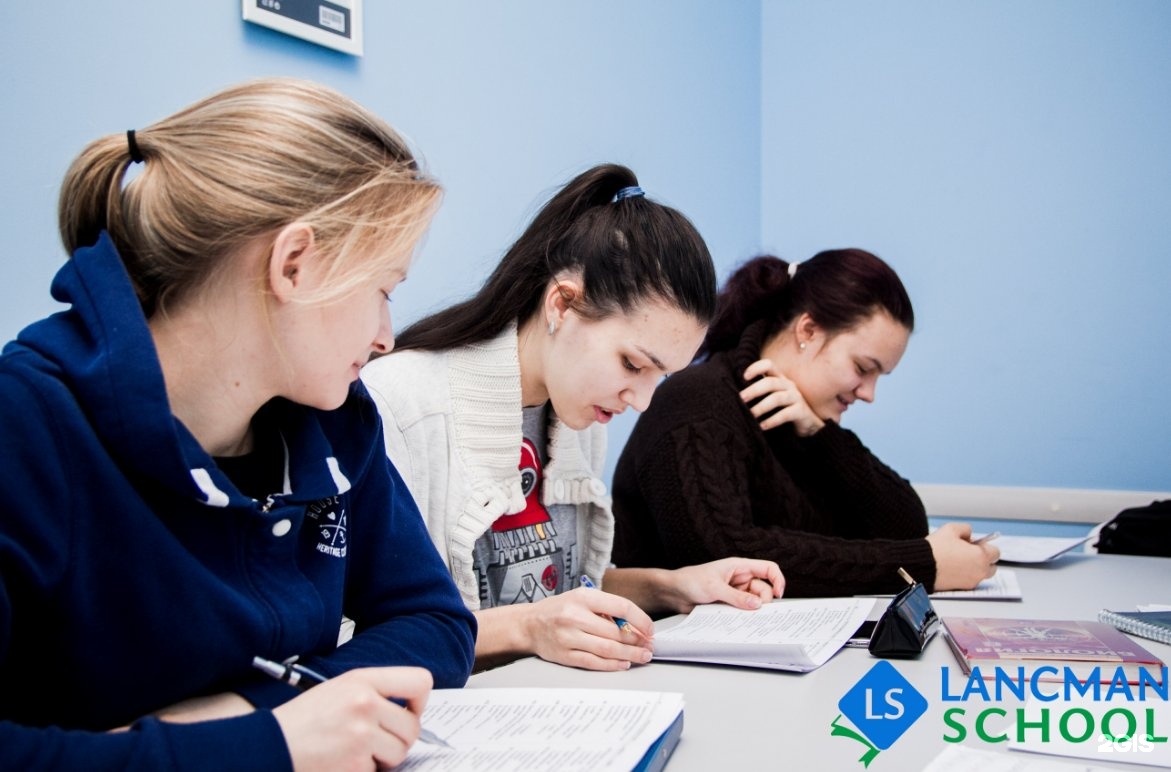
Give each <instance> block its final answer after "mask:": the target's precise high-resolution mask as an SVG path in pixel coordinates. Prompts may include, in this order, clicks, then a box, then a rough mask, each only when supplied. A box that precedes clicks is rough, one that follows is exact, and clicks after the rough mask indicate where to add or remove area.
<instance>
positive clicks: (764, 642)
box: [655, 598, 874, 671]
mask: <svg viewBox="0 0 1171 772" xmlns="http://www.w3.org/2000/svg"><path fill="white" fill-rule="evenodd" d="M873 608H874V599H873V598H823V599H812V600H778V601H773V602H772V603H769V604H767V605H765V606H762V607H761V608H760V609H758V610H756V611H744V610H742V609H737V608H732V607H731V606H725V605H723V604H710V605H706V606H697V607H696V608H695V609H694V610H693V611H692V612H691V613H690V614H688V616H687V618H686V619H685V620H684V621H683V622H682V623H680V624H678V625H676V626H674V627H672V628H670V629H668V630H664V631H662V632H658V633H656V634H655V659H680V660H687V661H695V662H711V663H718V664H730V665H747V666H754V667H769V668H775V669H780V670H799V671H805V670H812V669H814V668H816V667H820V666H821V665H823V664H825V662H826V661H827V660H828V659H829V658H830V657H832V656H833V655H834V654H835V653H836V652H837V651H838V650H839V649H841V648H842V646H844V645H845V643H846V641H847V640H849V638H850V636H851V635H853V633H854V631H855V630H857V629H858V626H859V625H861V624H862V622H864V621H866V617H867V616H868V615H869V614H870V611H871V609H873Z"/></svg>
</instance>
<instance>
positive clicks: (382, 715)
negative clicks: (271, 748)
mask: <svg viewBox="0 0 1171 772" xmlns="http://www.w3.org/2000/svg"><path fill="white" fill-rule="evenodd" d="M253 664H254V666H255V667H257V668H259V669H261V670H263V671H264V672H266V673H268V674H269V675H272V676H274V677H277V678H280V679H281V680H285V681H286V682H287V683H290V684H292V685H294V686H296V687H297V688H298V689H301V690H309V691H306V693H305V694H302V695H301V696H299V697H297V698H295V699H292V700H290V701H288V702H286V703H285V704H283V705H280V706H279V707H277V708H275V709H273V711H272V713H273V716H274V717H275V718H276V720H277V723H278V724H279V725H280V728H281V732H282V733H283V734H284V737H285V743H286V744H287V745H288V748H289V754H290V756H291V757H292V759H293V766H294V768H296V769H297V770H298V772H301V770H322V771H323V772H324V771H325V770H335V769H339V768H344V767H346V766H355V767H358V766H362V765H367V766H368V765H369V763H370V761H371V759H373V760H374V761H375V762H376V763H377V764H379V765H380V766H394V765H396V764H400V763H402V761H403V759H405V758H406V755H407V751H408V749H409V748H410V747H411V745H412V744H414V741H415V739H416V738H419V739H423V737H422V732H421V728H420V726H419V716H421V715H422V713H423V708H424V707H425V705H426V703H427V696H428V695H429V694H430V693H431V687H432V683H433V681H432V678H431V673H430V672H428V671H427V670H425V669H423V668H419V667H374V668H360V669H357V670H351V671H349V672H347V673H343V674H342V675H340V676H337V677H336V678H330V679H328V680H326V679H325V678H324V677H323V676H322V675H321V674H319V673H316V672H314V671H312V670H310V669H309V668H306V667H304V666H302V665H293V664H290V665H288V666H286V665H285V664H282V663H279V662H270V661H267V660H263V659H261V658H257V659H256V660H254V663H253ZM286 667H287V670H286ZM286 672H287V675H286ZM371 697H374V698H375V699H371ZM432 737H434V736H433V735H432ZM436 739H437V738H436Z"/></svg>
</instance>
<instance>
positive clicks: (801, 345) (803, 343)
mask: <svg viewBox="0 0 1171 772" xmlns="http://www.w3.org/2000/svg"><path fill="white" fill-rule="evenodd" d="M797 348H799V349H801V350H802V351H804V350H805V341H801V342H800V343H798V344H797Z"/></svg>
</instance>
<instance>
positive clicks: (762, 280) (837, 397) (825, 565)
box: [614, 249, 999, 597]
mask: <svg viewBox="0 0 1171 772" xmlns="http://www.w3.org/2000/svg"><path fill="white" fill-rule="evenodd" d="M913 327H914V313H913V311H912V309H911V302H910V299H909V298H908V297H907V293H906V290H905V289H904V288H903V285H902V282H901V281H899V278H898V276H897V275H896V274H895V273H894V271H893V270H892V269H891V268H890V266H888V265H887V264H886V263H884V262H883V261H882V260H880V259H879V258H878V257H876V256H874V255H872V254H870V253H869V252H865V251H863V250H860V249H845V250H832V251H826V252H822V253H820V254H818V255H816V256H815V257H813V258H812V259H810V260H808V261H806V262H804V263H800V264H798V263H786V262H785V261H783V260H780V259H778V258H776V257H771V256H763V257H758V258H755V259H754V260H751V261H749V262H748V263H746V264H745V265H744V266H742V267H741V268H740V269H739V270H738V271H737V272H736V273H735V274H733V276H732V277H731V278H730V279H729V281H728V284H727V286H726V287H725V288H724V290H723V292H722V293H721V295H720V301H719V309H718V311H717V318H716V320H715V322H714V323H713V324H712V326H711V328H710V330H709V332H708V335H707V338H706V339H705V341H704V345H703V347H702V348H701V349H700V358H701V359H703V360H704V361H702V362H701V363H700V364H696V365H693V366H692V367H689V368H687V369H686V370H684V371H683V372H680V373H678V374H676V375H675V376H673V377H672V378H670V379H669V380H668V381H667V382H665V383H664V384H663V385H662V386H661V387H660V388H659V393H658V394H657V395H656V398H655V400H654V401H653V403H652V404H651V406H650V408H649V410H647V412H646V413H645V414H643V415H642V417H641V418H640V419H639V421H638V424H637V425H636V427H635V429H634V432H633V433H632V434H631V437H630V440H629V442H628V443H627V445H626V448H625V449H624V450H623V452H622V456H621V458H620V459H619V462H618V467H617V470H616V472H615V476H614V514H615V518H616V534H615V546H614V560H615V562H616V564H617V565H619V566H624V565H638V566H660V567H663V568H674V567H676V566H682V565H688V564H692V563H701V562H704V561H709V560H714V559H717V558H720V557H724V556H727V555H747V556H750V557H757V558H768V559H771V560H775V561H777V562H778V563H779V564H780V565H781V568H782V570H784V572H785V578H786V595H788V596H790V597H798V596H826V595H851V594H862V593H878V592H893V591H897V590H898V589H899V588H900V586H901V585H902V584H903V580H902V579H900V578H899V576H898V574H897V569H898V568H899V567H903V568H905V569H906V570H907V571H909V572H910V573H911V575H912V576H914V577H915V578H916V579H918V580H920V581H922V582H923V583H925V584H926V585H927V587H928V588H929V589H938V590H946V589H967V588H971V587H974V586H975V585H976V584H978V583H979V582H980V581H981V580H983V579H985V578H987V577H989V576H991V575H992V574H993V573H994V572H995V570H996V569H995V564H996V560H997V558H998V557H999V552H998V550H997V549H996V548H995V547H994V546H992V545H991V544H983V545H977V544H973V543H972V542H971V540H970V536H971V527H970V526H968V525H966V524H957V523H953V524H948V525H945V526H943V527H942V528H940V529H938V530H937V531H935V532H934V533H931V534H928V528H927V516H926V513H925V511H924V509H923V504H922V502H921V501H920V500H919V497H918V495H917V494H916V493H915V491H914V489H913V488H912V487H911V485H910V483H908V482H907V481H906V480H904V479H902V478H901V477H899V476H898V475H897V474H896V473H895V472H894V471H892V470H891V469H890V468H888V467H887V466H885V465H884V464H883V463H882V462H881V461H879V460H878V459H877V458H875V456H874V455H873V454H871V453H870V451H869V450H867V449H866V448H865V447H864V446H863V445H862V443H861V442H859V440H858V438H857V437H856V436H855V435H854V434H853V433H852V432H850V431H848V430H846V429H843V428H841V426H839V422H840V420H841V416H842V414H843V413H845V411H846V410H847V409H848V408H849V407H850V405H851V404H852V403H853V402H854V401H856V400H862V401H864V402H872V401H873V400H874V392H875V385H876V383H877V380H878V378H879V376H881V375H885V374H886V373H889V372H891V371H892V370H893V369H894V368H895V366H896V365H897V364H898V362H899V360H900V359H901V358H902V355H903V351H904V350H905V349H906V345H907V340H908V338H909V336H910V333H911V330H912V329H913ZM705 357H706V359H704V358H705Z"/></svg>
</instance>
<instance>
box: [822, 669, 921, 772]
mask: <svg viewBox="0 0 1171 772" xmlns="http://www.w3.org/2000/svg"><path fill="white" fill-rule="evenodd" d="M838 710H840V711H842V715H844V716H845V717H846V718H848V719H849V720H850V723H852V724H853V725H854V726H855V727H856V728H857V731H855V730H854V729H851V728H850V727H848V726H843V725H841V724H839V723H838V719H840V718H841V717H842V716H841V715H839V716H838V717H837V718H835V719H834V720H833V721H831V722H830V726H831V727H833V729H831V730H830V735H831V736H835V737H836V736H842V737H849V738H851V739H853V740H857V741H858V742H860V743H862V744H863V745H865V746H866V752H865V753H864V754H862V757H861V758H860V759H858V761H860V762H862V766H864V767H869V766H870V762H872V761H874V759H875V758H876V757H877V756H878V753H879V751H884V750H886V749H887V748H889V747H890V746H891V745H893V744H894V741H895V740H897V739H899V738H900V737H902V736H903V733H904V732H906V731H907V730H908V729H910V728H911V724H914V723H915V722H916V721H918V720H919V717H920V716H922V715H923V713H925V712H926V711H927V700H926V699H924V697H923V695H922V694H920V693H919V692H918V691H917V690H916V689H915V687H914V686H911V682H910V681H908V680H907V679H905V678H903V676H902V675H901V674H900V673H899V671H897V670H895V669H894V666H893V665H891V664H890V663H889V662H887V661H886V660H881V661H880V662H878V663H877V664H875V665H874V667H872V668H870V672H868V673H867V674H866V675H864V676H862V678H861V680H859V681H858V683H856V684H854V687H853V688H852V689H850V691H848V692H846V694H845V695H844V696H843V697H842V699H841V700H839V701H838Z"/></svg>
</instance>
